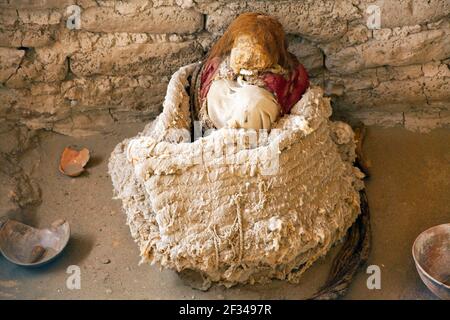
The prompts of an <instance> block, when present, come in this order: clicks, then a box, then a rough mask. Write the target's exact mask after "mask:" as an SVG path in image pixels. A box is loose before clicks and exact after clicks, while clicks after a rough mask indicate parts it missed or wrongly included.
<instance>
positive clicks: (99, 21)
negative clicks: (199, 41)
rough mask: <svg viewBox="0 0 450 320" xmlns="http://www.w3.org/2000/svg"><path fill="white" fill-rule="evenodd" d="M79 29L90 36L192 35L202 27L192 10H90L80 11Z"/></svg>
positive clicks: (100, 8)
mask: <svg viewBox="0 0 450 320" xmlns="http://www.w3.org/2000/svg"><path fill="white" fill-rule="evenodd" d="M81 18H82V20H81V25H82V28H83V29H84V30H87V31H92V32H147V33H194V32H196V31H199V30H201V29H202V27H203V16H202V14H201V13H200V12H197V11H195V10H184V9H182V8H179V7H159V8H149V9H144V10H143V11H132V12H129V11H128V10H126V11H125V12H124V13H123V14H122V13H121V12H120V11H117V10H115V9H114V8H111V7H91V8H88V9H86V10H85V11H83V14H82V16H81Z"/></svg>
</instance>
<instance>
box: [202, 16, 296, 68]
mask: <svg viewBox="0 0 450 320" xmlns="http://www.w3.org/2000/svg"><path fill="white" fill-rule="evenodd" d="M244 34H245V35H250V36H252V37H253V38H254V39H255V40H256V41H257V43H259V44H260V45H261V46H263V48H264V49H265V50H266V52H267V53H268V54H269V56H270V57H272V58H273V59H274V61H273V63H274V64H276V63H278V64H279V65H281V66H282V67H284V68H286V69H289V68H291V67H292V66H294V65H295V61H294V60H296V59H295V57H294V56H293V55H291V54H290V53H289V52H288V49H287V48H288V43H287V40H286V34H285V33H284V30H283V26H282V25H281V23H280V22H278V21H277V20H276V19H275V18H273V17H270V16H267V15H265V14H262V13H258V12H247V13H243V14H241V15H239V16H238V17H237V18H236V19H235V20H234V21H233V22H232V23H231V24H230V25H229V27H228V28H227V30H226V31H225V33H224V34H223V36H222V37H221V38H220V39H219V40H218V41H217V42H216V43H215V44H214V46H213V47H212V48H211V50H210V51H209V54H208V57H207V61H209V60H211V59H213V58H215V57H224V56H226V55H228V54H230V52H231V49H232V48H233V45H234V41H235V39H236V38H237V37H238V36H240V35H244Z"/></svg>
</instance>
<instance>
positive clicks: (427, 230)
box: [411, 223, 450, 290]
mask: <svg viewBox="0 0 450 320" xmlns="http://www.w3.org/2000/svg"><path fill="white" fill-rule="evenodd" d="M440 227H448V228H449V229H450V223H442V224H438V225H436V226H433V227H430V228H428V229H426V230H424V231H422V232H421V233H420V234H419V235H418V236H417V238H416V239H415V240H414V243H413V245H412V250H411V251H412V256H413V259H414V263H415V264H416V267H417V268H418V269H419V273H422V274H423V275H424V276H426V277H427V279H429V280H431V281H432V282H433V283H435V284H436V285H438V286H443V287H444V288H446V289H448V290H450V285H447V284H445V283H443V282H440V281H439V280H437V279H436V278H435V277H433V276H432V275H430V274H429V273H428V272H427V271H426V270H425V269H424V268H423V267H422V265H421V264H420V262H419V260H418V258H417V257H416V254H415V252H414V249H415V248H416V247H417V242H418V240H419V239H420V238H421V237H422V236H423V235H424V234H425V233H428V232H430V231H431V230H432V229H437V228H440Z"/></svg>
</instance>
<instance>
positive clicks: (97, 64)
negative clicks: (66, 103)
mask: <svg viewBox="0 0 450 320" xmlns="http://www.w3.org/2000/svg"><path fill="white" fill-rule="evenodd" d="M202 55H203V50H202V48H201V46H200V45H199V44H198V43H197V42H195V41H185V42H179V43H169V42H168V43H143V44H131V45H128V46H124V47H112V48H104V49H101V50H96V51H88V52H78V53H76V54H74V55H72V57H71V59H70V66H71V70H72V72H73V73H74V74H76V75H77V76H92V75H96V74H102V75H121V74H126V75H129V76H135V75H145V74H147V75H161V74H163V75H167V74H170V73H172V72H173V71H174V70H176V69H177V68H178V67H180V66H182V65H184V64H187V63H191V62H194V61H196V60H198V59H200V58H201V57H202Z"/></svg>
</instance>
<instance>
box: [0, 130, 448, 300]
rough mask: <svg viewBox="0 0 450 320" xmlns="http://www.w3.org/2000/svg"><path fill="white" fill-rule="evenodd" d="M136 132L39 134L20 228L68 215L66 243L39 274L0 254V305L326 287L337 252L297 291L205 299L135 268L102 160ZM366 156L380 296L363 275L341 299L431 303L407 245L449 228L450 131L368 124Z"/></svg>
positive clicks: (166, 275) (175, 280) (171, 277)
mask: <svg viewBox="0 0 450 320" xmlns="http://www.w3.org/2000/svg"><path fill="white" fill-rule="evenodd" d="M142 127H143V125H142V124H134V125H128V126H117V127H116V128H114V129H113V130H112V132H110V133H108V134H105V135H98V136H93V137H89V138H71V137H66V136H62V135H57V134H53V133H43V134H41V136H40V138H39V145H38V147H36V148H34V149H31V150H29V151H28V152H27V153H26V154H25V155H24V156H23V157H22V160H21V163H22V166H23V167H24V169H25V170H26V171H27V172H28V173H29V174H30V175H31V176H32V177H34V178H35V179H36V180H37V182H38V183H39V185H40V187H41V189H42V204H41V205H40V206H38V207H37V208H35V209H30V210H29V211H27V212H24V213H23V216H24V217H25V220H26V222H28V223H30V224H32V225H34V226H38V227H45V226H48V225H49V224H50V223H51V222H52V221H54V220H56V219H58V218H65V219H67V220H68V221H69V222H70V224H71V227H72V238H71V240H70V242H69V245H68V247H67V248H66V250H65V251H64V253H63V255H62V256H60V257H59V258H58V259H57V260H55V261H53V262H52V263H50V264H48V265H46V266H44V267H41V268H35V269H27V268H23V267H18V266H15V265H13V264H11V263H9V262H8V261H7V260H6V259H5V258H3V257H0V299H301V298H305V297H307V296H309V295H310V294H311V293H312V292H313V291H315V290H316V289H317V288H318V287H319V286H320V284H322V283H323V282H324V281H325V278H326V275H327V272H328V268H329V266H330V263H331V261H332V257H333V255H334V254H335V253H336V248H335V249H334V250H333V251H332V252H331V253H330V254H329V255H328V256H327V257H325V258H324V259H321V260H320V261H318V262H317V263H316V264H315V265H314V266H313V267H312V268H310V269H309V270H308V271H307V272H306V274H305V275H304V278H303V280H302V282H301V283H300V284H298V285H291V284H287V283H284V282H281V281H274V282H272V283H271V284H269V285H254V286H251V285H246V286H236V287H233V288H231V289H225V288H223V287H213V288H211V289H210V290H209V291H208V292H201V291H198V290H194V289H191V288H190V287H188V286H186V285H185V284H184V283H183V282H182V281H181V280H180V279H179V277H178V276H177V275H176V274H175V273H174V272H172V271H168V270H163V271H160V270H159V268H158V267H157V266H149V265H141V266H138V262H139V254H138V249H137V246H136V245H135V244H134V242H133V241H132V239H131V236H130V234H129V230H128V227H127V226H126V225H125V215H124V214H123V213H122V211H121V203H120V201H118V200H112V186H111V182H110V178H109V176H108V174H107V162H108V158H109V154H110V152H111V151H112V149H113V148H114V146H115V145H116V144H117V143H118V142H119V141H121V140H122V139H124V138H125V137H129V136H133V135H134V134H136V133H137V132H138V131H140V130H141V129H142ZM71 144H75V145H79V146H85V147H87V148H89V149H90V150H91V151H92V155H93V157H92V158H91V161H90V163H89V165H88V170H87V172H85V174H83V175H82V176H80V177H78V178H69V177H65V176H63V175H61V174H60V173H59V172H58V169H57V165H58V160H59V156H60V153H61V152H62V150H63V149H64V147H65V146H66V145H71ZM364 149H365V150H364V151H365V154H366V155H367V158H368V159H369V160H370V162H371V173H372V176H371V178H370V180H368V181H367V192H368V198H369V203H370V209H371V212H372V225H373V247H372V252H371V258H370V261H369V265H371V264H376V265H378V266H379V267H380V268H381V289H380V290H369V289H368V288H367V286H366V281H367V278H368V276H369V275H368V274H366V270H365V269H361V271H360V272H359V274H358V276H357V278H356V279H355V281H354V283H353V284H352V286H351V288H350V290H349V292H348V294H347V296H346V298H348V299H434V296H433V295H432V294H431V293H430V292H429V291H428V290H427V288H426V287H425V286H424V285H423V284H422V282H421V281H420V279H419V277H418V275H417V273H416V270H415V267H414V263H413V260H412V257H411V245H412V243H413V241H414V239H415V237H416V236H417V235H418V234H419V233H420V232H421V231H423V230H425V229H427V228H428V227H431V226H433V225H437V224H441V223H446V222H450V207H449V202H450V129H437V130H434V131H432V132H431V133H428V134H419V133H413V132H409V131H406V130H403V129H400V128H390V129H381V128H376V127H371V128H369V130H368V136H367V140H366V143H365V147H364ZM0 210H1V208H0ZM70 265H77V266H79V267H80V268H81V289H79V290H76V289H75V290H69V289H68V288H67V286H66V280H67V277H68V276H69V274H67V273H66V270H67V268H68V267H69V266H70Z"/></svg>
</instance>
